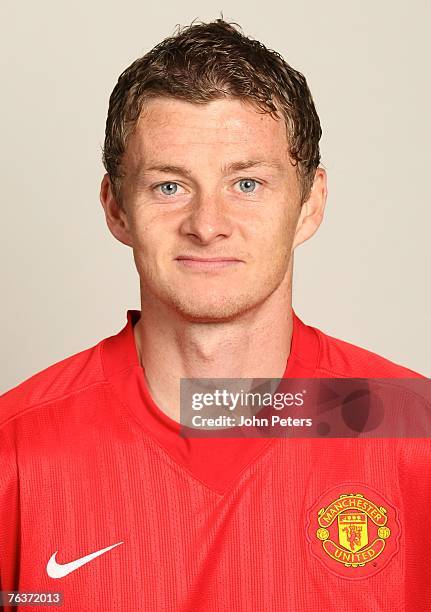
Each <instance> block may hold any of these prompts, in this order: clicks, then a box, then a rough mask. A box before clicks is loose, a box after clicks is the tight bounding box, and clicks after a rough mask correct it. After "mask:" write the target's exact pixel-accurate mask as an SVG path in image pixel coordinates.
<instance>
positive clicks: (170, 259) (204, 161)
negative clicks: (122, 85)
mask: <svg viewBox="0 0 431 612" xmlns="http://www.w3.org/2000/svg"><path fill="white" fill-rule="evenodd" d="M124 168H125V170H126V176H125V178H124V179H123V192H122V193H123V204H124V210H125V215H126V217H127V225H128V227H129V233H130V241H131V245H132V247H133V253H134V258H135V262H136V266H137V269H138V272H139V276H140V281H141V282H140V284H141V292H142V297H143V299H144V302H143V303H145V300H151V301H153V303H154V300H155V301H156V303H160V302H162V303H163V304H165V305H167V306H168V307H170V308H173V309H174V310H175V311H177V313H179V314H181V315H182V316H183V317H184V318H185V319H187V320H189V321H196V322H198V321H200V322H216V321H226V320H232V319H235V318H237V317H238V316H240V315H241V314H242V313H245V312H247V311H248V310H250V309H251V308H253V307H256V306H258V305H259V304H261V303H262V302H264V301H265V300H266V299H267V298H268V297H269V296H270V295H272V294H273V293H274V291H276V290H277V289H278V290H279V291H285V290H286V288H287V284H288V282H289V281H290V279H289V278H287V276H288V275H287V271H288V264H289V260H290V257H291V250H292V241H293V237H294V233H295V228H296V224H297V221H298V217H299V214H300V202H299V198H300V194H299V183H298V179H297V176H296V171H295V167H294V166H293V165H292V163H291V161H290V158H289V155H288V142H287V136H286V128H285V123H284V121H283V120H282V119H280V120H275V119H273V118H272V117H270V116H269V115H267V114H262V113H259V112H258V111H257V110H255V109H254V108H253V107H252V106H250V105H248V104H244V103H243V102H241V101H240V100H237V99H223V100H216V101H213V102H210V103H208V104H204V105H198V104H193V103H189V102H184V101H181V100H173V99H167V98H156V99H152V100H151V101H149V102H148V103H147V105H146V106H145V109H144V112H143V114H142V115H141V117H140V120H139V122H138V125H137V128H136V131H135V132H134V134H133V136H132V137H131V139H130V140H129V143H128V146H127V152H126V154H125V158H124ZM190 258H194V259H195V260H194V261H193V260H191V259H190ZM214 258H218V259H220V258H221V259H222V260H224V261H222V262H220V261H219V262H218V263H217V262H214V261H213V262H208V261H207V262H205V261H202V260H204V259H206V260H208V259H214ZM199 260H201V261H199Z"/></svg>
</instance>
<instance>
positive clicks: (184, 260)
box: [176, 255, 244, 270]
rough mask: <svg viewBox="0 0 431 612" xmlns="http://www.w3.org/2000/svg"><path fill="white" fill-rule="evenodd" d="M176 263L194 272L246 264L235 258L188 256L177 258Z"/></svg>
mask: <svg viewBox="0 0 431 612" xmlns="http://www.w3.org/2000/svg"><path fill="white" fill-rule="evenodd" d="M176 261H178V262H179V264H180V265H181V266H183V267H185V268H189V269H192V270H193V269H194V270H218V269H220V268H229V267H232V266H237V265H238V264H240V263H244V262H243V261H242V260H241V259H235V258H233V257H193V256H191V257H189V256H186V255H180V256H179V257H177V258H176Z"/></svg>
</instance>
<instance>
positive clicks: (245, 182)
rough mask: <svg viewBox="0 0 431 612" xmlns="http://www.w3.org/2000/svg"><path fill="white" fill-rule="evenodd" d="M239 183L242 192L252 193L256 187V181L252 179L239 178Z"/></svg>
mask: <svg viewBox="0 0 431 612" xmlns="http://www.w3.org/2000/svg"><path fill="white" fill-rule="evenodd" d="M239 184H240V189H241V191H242V192H244V193H253V191H254V190H255V189H256V184H257V183H256V181H254V180H253V179H241V180H240V181H239Z"/></svg>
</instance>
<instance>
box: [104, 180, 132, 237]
mask: <svg viewBox="0 0 431 612" xmlns="http://www.w3.org/2000/svg"><path fill="white" fill-rule="evenodd" d="M100 202H101V204H102V206H103V209H104V211H105V218H106V223H107V225H108V227H109V230H110V232H111V234H112V235H113V236H114V237H115V238H116V239H117V240H119V241H120V242H122V243H123V244H125V245H127V246H132V239H131V234H130V227H129V221H128V219H127V214H126V212H125V211H124V209H123V207H122V206H121V205H120V204H119V203H118V202H117V200H116V198H115V197H114V194H113V192H112V184H111V180H110V178H109V175H108V174H105V176H104V177H103V179H102V183H101V185H100Z"/></svg>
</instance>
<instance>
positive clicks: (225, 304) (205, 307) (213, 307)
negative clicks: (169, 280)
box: [172, 296, 257, 323]
mask: <svg viewBox="0 0 431 612" xmlns="http://www.w3.org/2000/svg"><path fill="white" fill-rule="evenodd" d="M178 298H179V296H176V298H175V299H174V300H173V304H172V306H173V308H174V310H176V312H177V313H178V314H180V315H181V316H182V317H183V318H184V319H185V320H187V321H190V322H194V323H223V322H228V321H233V320H235V319H238V318H239V317H240V316H241V315H243V314H245V313H247V312H248V311H250V310H252V309H253V307H254V306H256V305H257V303H255V300H253V302H252V301H251V300H250V299H247V298H246V296H241V298H237V299H234V298H231V299H229V298H226V297H224V298H218V299H216V300H213V301H208V297H206V299H204V298H202V300H199V299H198V298H196V297H195V298H194V299H193V300H191V299H190V297H189V298H188V299H184V300H181V299H178Z"/></svg>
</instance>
